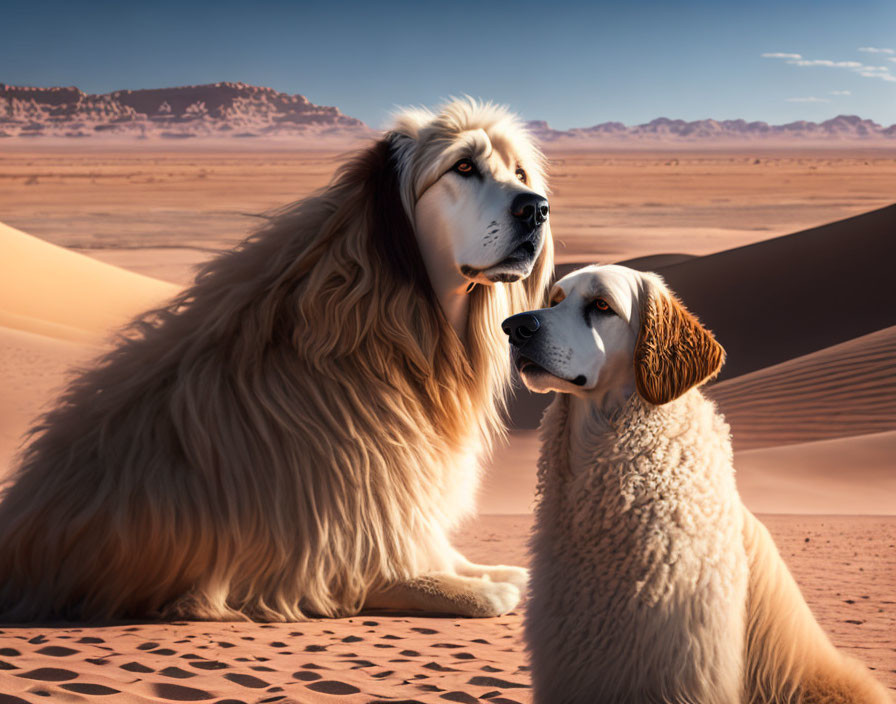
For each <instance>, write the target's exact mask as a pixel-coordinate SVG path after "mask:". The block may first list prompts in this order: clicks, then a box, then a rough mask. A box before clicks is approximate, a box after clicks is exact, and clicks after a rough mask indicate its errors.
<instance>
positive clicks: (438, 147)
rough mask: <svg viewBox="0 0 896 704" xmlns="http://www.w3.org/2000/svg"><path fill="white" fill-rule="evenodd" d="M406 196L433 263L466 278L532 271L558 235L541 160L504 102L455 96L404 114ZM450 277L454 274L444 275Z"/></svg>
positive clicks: (395, 140) (401, 144)
mask: <svg viewBox="0 0 896 704" xmlns="http://www.w3.org/2000/svg"><path fill="white" fill-rule="evenodd" d="M391 144H392V148H393V150H394V153H395V156H396V162H397V167H398V171H399V175H400V183H401V196H402V200H403V202H404V206H405V210H406V211H407V212H408V214H409V217H410V218H411V220H412V221H413V225H414V230H415V233H416V238H417V242H418V244H419V247H420V252H421V254H422V256H423V260H424V262H425V264H426V267H427V269H428V270H429V272H430V275H431V276H432V275H433V274H434V272H437V271H438V272H445V271H446V265H447V270H448V273H447V274H446V275H447V276H449V277H452V280H456V281H457V283H458V284H459V285H463V284H464V283H465V282H466V283H470V282H476V283H481V284H486V285H489V284H493V283H495V282H510V281H518V280H521V279H525V278H526V277H528V276H529V275H530V274H531V273H532V271H533V268H534V267H535V264H536V261H537V260H538V257H539V256H540V255H541V253H542V250H543V249H544V248H545V242H546V240H547V239H548V238H549V236H550V233H549V230H548V212H549V205H548V199H547V196H546V185H545V180H544V176H543V173H542V166H543V164H542V161H543V160H542V157H541V155H540V153H539V152H538V150H537V149H536V147H535V146H534V145H533V144H532V142H531V140H530V138H529V136H528V134H527V133H526V131H525V130H524V129H523V127H522V125H521V124H520V123H519V121H518V120H517V119H516V118H515V117H514V116H513V115H511V114H510V113H508V112H507V111H506V110H504V109H503V108H499V107H496V106H493V105H490V104H483V103H479V102H476V101H473V100H455V101H452V102H450V103H448V104H447V105H445V106H443V107H442V108H441V109H440V111H439V112H438V113H431V112H429V111H425V110H412V111H407V112H404V113H402V114H400V115H399V116H398V117H397V118H396V126H395V128H394V129H393V131H392V133H391ZM443 275H445V274H443Z"/></svg>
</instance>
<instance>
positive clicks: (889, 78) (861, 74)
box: [858, 71, 896, 83]
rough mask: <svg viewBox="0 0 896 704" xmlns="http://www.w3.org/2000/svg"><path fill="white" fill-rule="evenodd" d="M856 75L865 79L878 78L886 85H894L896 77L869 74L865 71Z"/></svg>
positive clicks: (886, 74)
mask: <svg viewBox="0 0 896 704" xmlns="http://www.w3.org/2000/svg"><path fill="white" fill-rule="evenodd" d="M858 73H859V75H860V76H864V77H865V78H880V79H881V80H882V81H887V82H888V83H896V76H894V75H893V74H891V73H871V72H867V71H859V72H858Z"/></svg>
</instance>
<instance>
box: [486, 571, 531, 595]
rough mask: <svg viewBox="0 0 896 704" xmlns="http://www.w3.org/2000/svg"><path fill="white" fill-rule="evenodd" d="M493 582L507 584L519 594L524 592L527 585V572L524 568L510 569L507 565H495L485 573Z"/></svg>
mask: <svg viewBox="0 0 896 704" xmlns="http://www.w3.org/2000/svg"><path fill="white" fill-rule="evenodd" d="M486 574H487V575H488V578H489V579H490V580H492V581H493V582H508V583H509V584H512V585H513V586H515V587H516V588H517V589H519V590H520V591H521V592H522V591H525V589H526V585H527V584H528V583H529V570H527V569H526V568H525V567H511V566H509V565H495V566H494V567H489V568H488V571H487V572H486Z"/></svg>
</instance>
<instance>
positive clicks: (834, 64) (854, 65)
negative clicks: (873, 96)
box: [762, 46, 896, 83]
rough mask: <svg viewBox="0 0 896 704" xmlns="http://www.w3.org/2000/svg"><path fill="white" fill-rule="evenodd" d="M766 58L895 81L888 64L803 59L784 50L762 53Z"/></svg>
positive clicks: (877, 50) (884, 51)
mask: <svg viewBox="0 0 896 704" xmlns="http://www.w3.org/2000/svg"><path fill="white" fill-rule="evenodd" d="M859 51H864V52H866V53H873V54H889V53H896V49H880V48H876V47H870V46H866V47H862V48H861V49H859ZM762 57H763V58H766V59H783V60H784V61H785V62H786V63H788V64H790V65H792V66H822V67H824V68H845V69H849V70H850V71H853V72H854V73H857V74H859V75H860V76H862V77H863V78H878V79H880V80H882V81H887V82H888V83H896V76H894V75H893V74H891V73H890V67H889V66H868V65H866V64H863V63H862V62H861V61H832V60H831V59H804V58H803V57H802V55H801V54H788V53H784V52H773V53H766V54H762ZM888 58H889V60H890V61H893V62H896V56H894V57H892V58H890V57H888Z"/></svg>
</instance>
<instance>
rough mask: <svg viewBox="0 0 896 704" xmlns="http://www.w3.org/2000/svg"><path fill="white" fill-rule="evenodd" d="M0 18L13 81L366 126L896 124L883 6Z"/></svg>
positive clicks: (29, 10) (521, 3) (156, 7)
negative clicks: (244, 103) (513, 115)
mask: <svg viewBox="0 0 896 704" xmlns="http://www.w3.org/2000/svg"><path fill="white" fill-rule="evenodd" d="M2 19H3V21H2V22H0V82H5V83H11V84H24V85H39V86H50V85H77V86H78V87H80V88H82V89H83V90H86V91H88V92H107V91H111V90H116V89H120V88H156V87H163V86H175V85H185V84H191V83H210V82H215V81H222V80H230V81H244V82H247V83H253V84H257V85H265V86H270V87H273V88H276V89H277V90H282V91H287V92H293V93H302V94H303V95H306V96H307V97H308V98H309V99H310V100H311V101H312V102H315V103H318V104H324V105H336V106H338V107H339V108H340V109H342V110H343V112H345V113H346V114H348V115H352V116H354V117H358V118H360V119H362V120H364V121H365V122H367V123H369V124H371V125H373V126H383V125H384V124H385V123H386V122H387V120H388V115H389V113H390V112H391V111H392V110H393V109H394V108H395V106H398V105H409V104H425V105H432V104H434V103H437V102H438V101H439V100H440V99H441V98H444V97H446V96H450V95H458V94H462V93H467V94H470V95H474V96H477V97H483V98H490V99H493V100H496V101H498V102H502V103H507V104H509V105H510V106H511V107H513V108H514V109H515V110H516V111H518V112H519V113H521V114H522V115H523V116H524V117H525V118H527V119H544V120H548V121H549V122H550V123H551V124H552V125H553V126H555V127H558V128H569V127H576V126H588V125H593V124H596V123H599V122H605V121H608V120H618V121H621V122H625V123H626V124H634V123H639V122H645V121H647V120H650V119H652V118H654V117H658V116H661V115H663V116H667V117H676V118H683V119H689V120H692V119H700V118H705V117H714V118H717V119H728V118H745V119H748V120H765V121H768V122H773V123H781V122H788V121H791V120H798V119H808V120H816V121H817V120H822V119H826V118H829V117H832V116H834V115H837V114H841V113H846V114H858V115H861V116H862V117H867V118H871V119H874V120H876V121H878V122H881V123H885V124H892V123H896V2H894V1H893V0H871V1H868V0H855V1H854V2H846V1H845V0H841V1H840V2H829V1H828V0H812V1H810V0H792V1H788V0H779V1H777V2H772V1H770V0H752V1H750V2H729V1H727V0H717V1H716V2H703V1H699V2H671V1H667V2H639V1H637V0H632V1H629V2H618V3H608V2H601V1H595V2H588V3H584V2H564V1H562V0H560V1H558V0H541V2H531V1H530V0H518V1H517V2H512V3H511V2H487V1H483V2H470V1H468V0H442V1H441V2H431V1H428V0H417V1H415V2H382V3H377V2H363V3H361V2H349V1H348V0H332V1H331V2H326V3H323V2H318V3H304V2H296V1H292V2H284V1H282V0H277V1H275V0H259V1H257V2H251V3H250V2H242V1H241V2H232V1H231V0H215V1H214V2H212V1H209V0H197V1H194V2H187V1H186V0H185V1H184V2H182V3H176V2H168V1H167V0H159V1H157V2H152V3H148V2H143V3H137V2H120V1H118V2H84V1H79V0H68V1H66V2H60V1H58V0H46V1H41V0H28V1H27V2H20V1H19V0H4V2H3V5H2ZM860 48H865V49H869V48H870V49H889V50H891V51H893V52H894V53H887V52H868V51H860ZM763 54H791V55H794V56H789V57H788V56H784V57H763ZM795 55H799V58H795ZM844 62H846V63H844ZM851 64H858V66H854V65H851ZM869 67H870V68H869ZM863 74H864V75H863ZM888 76H889V78H888Z"/></svg>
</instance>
